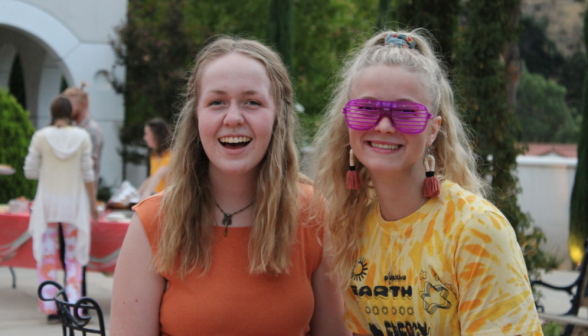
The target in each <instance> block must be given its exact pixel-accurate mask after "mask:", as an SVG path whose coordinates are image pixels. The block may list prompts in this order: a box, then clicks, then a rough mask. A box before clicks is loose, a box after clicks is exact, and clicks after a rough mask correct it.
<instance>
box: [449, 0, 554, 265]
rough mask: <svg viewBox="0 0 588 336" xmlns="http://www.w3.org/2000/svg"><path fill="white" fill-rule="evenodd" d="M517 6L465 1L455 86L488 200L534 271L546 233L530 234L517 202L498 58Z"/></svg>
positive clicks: (513, 136) (511, 116) (512, 131)
mask: <svg viewBox="0 0 588 336" xmlns="http://www.w3.org/2000/svg"><path fill="white" fill-rule="evenodd" d="M519 5H520V4H519V0H492V1H490V0H488V1H468V2H466V4H465V13H467V16H466V20H467V23H466V24H464V25H462V26H461V27H460V36H459V40H460V43H459V48H458V59H460V61H461V67H460V68H459V71H458V84H459V88H460V91H461V96H462V101H461V105H462V108H463V110H464V118H465V119H466V121H467V123H468V124H470V125H471V127H472V130H473V133H474V143H473V144H472V146H473V147H474V149H475V151H476V153H477V154H478V156H479V159H478V173H480V174H481V175H482V176H485V177H488V178H489V179H491V183H490V185H491V188H492V192H491V194H490V195H489V198H490V200H491V201H492V202H493V203H494V204H495V205H496V206H497V207H498V208H499V209H500V210H501V211H502V213H504V215H505V216H506V218H507V219H508V220H509V222H510V223H511V225H512V226H513V228H514V230H515V232H516V233H517V239H518V242H519V244H520V245H521V248H522V250H523V255H524V257H525V262H526V265H527V267H528V269H529V271H531V272H533V271H535V270H536V269H537V267H538V266H540V265H542V264H545V262H546V261H547V257H546V255H545V254H544V253H543V252H542V251H541V250H540V249H539V246H540V244H541V243H542V242H544V241H545V236H544V235H543V233H542V232H541V231H540V230H539V229H538V228H534V229H533V230H532V231H531V232H529V229H530V227H531V219H530V218H529V217H528V216H527V215H526V214H524V213H523V212H522V211H521V209H520V207H519V206H518V204H517V194H518V193H519V192H520V188H519V186H518V179H517V177H516V176H515V175H514V174H513V173H514V171H515V169H516V157H517V155H519V154H521V153H522V148H521V147H520V146H518V144H517V138H518V134H519V131H520V126H519V122H518V120H517V118H516V114H515V113H513V110H512V109H511V108H510V107H509V104H508V100H507V81H506V71H505V67H504V63H503V62H501V59H502V53H503V51H504V46H505V43H507V42H509V41H512V40H516V37H517V27H513V25H512V24H513V21H512V20H511V17H510V13H513V10H515V8H516V7H517V6H519ZM506 13H509V14H506Z"/></svg>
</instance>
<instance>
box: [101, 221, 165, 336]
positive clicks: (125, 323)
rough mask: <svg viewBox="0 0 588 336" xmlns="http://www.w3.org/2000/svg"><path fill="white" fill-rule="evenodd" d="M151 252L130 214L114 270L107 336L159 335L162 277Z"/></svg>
mask: <svg viewBox="0 0 588 336" xmlns="http://www.w3.org/2000/svg"><path fill="white" fill-rule="evenodd" d="M152 262H153V252H152V251H151V246H150V245H149V240H148V239H147V235H146V234H145V230H144V229H143V225H142V224H141V221H140V220H139V218H138V217H137V215H134V216H133V219H132V220H131V224H130V225H129V230H128V232H127V235H126V237H125V240H124V242H123V246H122V248H121V252H120V256H119V257H118V261H117V263H116V271H115V273H114V286H113V290H112V306H111V314H110V316H111V320H110V335H111V336H116V335H124V336H126V335H130V336H132V335H137V336H139V335H141V336H143V335H145V336H150V335H153V336H157V335H159V306H160V304H161V297H162V295H163V291H164V287H165V279H164V278H163V277H162V276H161V275H159V274H157V273H156V272H155V271H154V270H153V269H152V268H151V264H152Z"/></svg>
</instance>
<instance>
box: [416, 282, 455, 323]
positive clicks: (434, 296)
mask: <svg viewBox="0 0 588 336" xmlns="http://www.w3.org/2000/svg"><path fill="white" fill-rule="evenodd" d="M448 295H449V291H448V290H447V288H445V287H443V286H442V285H439V286H434V285H432V284H431V283H429V282H425V290H423V291H422V292H420V294H419V296H420V298H421V299H422V300H423V303H424V306H425V311H426V312H427V313H429V314H430V315H433V314H434V313H435V312H436V311H437V309H439V308H441V309H449V308H451V302H449V300H447V296H448Z"/></svg>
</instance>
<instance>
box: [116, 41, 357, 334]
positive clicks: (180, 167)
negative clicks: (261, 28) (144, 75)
mask: <svg viewBox="0 0 588 336" xmlns="http://www.w3.org/2000/svg"><path fill="white" fill-rule="evenodd" d="M293 106H294V101H293V94H292V84H291V82H290V79H289V76H288V73H287V71H286V68H285V67H284V65H283V63H282V62H281V60H280V58H279V56H278V55H277V54H276V53H275V52H273V51H272V50H270V49H269V48H268V47H266V46H264V45H262V44H261V43H259V42H255V41H250V40H245V39H231V38H220V39H217V40H216V41H214V42H212V43H211V44H209V45H208V46H207V47H205V48H204V49H203V50H202V51H201V52H200V53H199V55H198V56H197V58H196V60H195V65H194V68H193V69H192V72H191V77H190V79H189V81H188V88H187V94H186V102H185V105H184V107H183V109H182V111H181V112H180V117H179V120H178V124H177V127H176V130H175V136H174V141H173V151H174V153H176V154H175V155H174V157H173V158H172V160H171V164H170V176H171V178H170V181H169V182H168V187H167V188H166V190H165V192H164V193H163V194H161V193H160V194H157V195H155V196H153V197H151V198H148V199H146V200H145V201H143V202H141V203H140V204H138V205H137V206H136V207H135V208H134V209H135V211H136V215H135V216H134V217H133V219H132V221H131V224H130V226H129V230H128V233H127V236H126V238H125V241H124V243H123V247H122V249H121V254H120V256H119V258H118V262H117V267H116V272H115V278H114V288H113V298H112V313H111V316H112V320H111V335H113V336H115V335H159V334H163V335H293V336H294V335H296V336H300V335H308V334H310V333H312V335H346V334H349V331H348V330H347V329H346V328H345V326H344V324H343V303H342V296H341V294H340V292H339V291H338V290H337V284H336V283H333V280H332V279H331V278H330V277H329V276H328V275H327V273H328V267H327V261H326V259H325V258H323V247H322V246H324V245H325V244H322V243H321V240H322V230H320V228H319V227H320V226H319V225H318V223H313V222H311V221H310V220H309V218H310V217H309V216H308V204H309V202H308V200H309V199H310V198H311V197H312V193H313V191H312V187H311V186H310V185H308V183H305V182H303V179H302V178H301V177H300V176H299V173H298V160H297V152H296V146H295V143H294V134H295V131H294V126H295V125H296V120H295V118H296V114H295V112H294V107H293ZM313 218H316V217H315V216H313Z"/></svg>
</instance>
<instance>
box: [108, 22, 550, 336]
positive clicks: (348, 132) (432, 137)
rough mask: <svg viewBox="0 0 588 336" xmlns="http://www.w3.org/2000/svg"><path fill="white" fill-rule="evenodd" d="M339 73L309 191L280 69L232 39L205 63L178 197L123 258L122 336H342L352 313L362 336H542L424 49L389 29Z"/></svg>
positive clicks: (164, 198)
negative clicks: (324, 232)
mask: <svg viewBox="0 0 588 336" xmlns="http://www.w3.org/2000/svg"><path fill="white" fill-rule="evenodd" d="M341 77H342V78H341V82H340V85H339V86H338V88H337V90H336V92H335V95H334V99H333V101H332V102H331V104H330V106H329V110H328V113H327V115H326V117H325V122H324V123H323V126H322V128H321V130H320V132H319V136H318V138H317V142H316V148H317V150H318V159H317V160H316V162H317V163H318V162H320V168H319V169H318V174H317V180H316V183H315V188H316V190H317V191H318V192H317V193H316V194H315V195H314V196H313V195H312V194H313V192H312V189H311V187H310V186H308V185H306V184H304V183H301V182H299V177H298V165H297V162H296V154H295V148H294V142H293V133H292V128H293V123H294V117H295V116H294V112H293V109H292V91H291V85H290V82H289V80H288V76H287V74H286V72H285V69H284V67H283V65H282V64H281V62H280V61H279V58H278V57H277V56H276V55H275V54H274V53H273V52H271V51H269V50H268V49H267V48H265V47H263V46H261V45H259V44H258V43H256V42H250V41H243V40H239V41H233V40H227V39H221V40H217V41H216V42H214V43H212V44H211V45H209V46H208V47H207V48H206V49H205V50H204V51H203V52H202V53H201V54H200V55H199V57H198V58H197V62H196V65H195V69H194V71H193V74H192V77H191V78H190V82H189V88H188V95H187V103H186V105H185V106H184V109H183V110H182V113H181V117H180V120H179V123H178V130H177V134H176V141H175V144H174V152H175V153H185V155H177V157H174V159H173V160H172V164H171V171H172V174H173V175H172V182H171V185H170V186H169V187H168V189H167V191H166V193H165V194H164V195H157V196H155V197H152V198H150V199H148V200H146V201H145V202H143V203H141V204H139V205H138V206H137V207H136V208H135V210H136V211H137V216H135V218H134V219H133V221H132V223H131V226H130V228H129V234H128V235H127V238H126V241H125V244H124V245H123V251H122V252H121V256H120V258H119V262H118V265H117V274H116V278H115V288H114V298H113V311H112V331H113V334H119V333H120V334H131V332H138V334H142V335H145V334H157V333H159V331H160V328H161V331H162V332H163V333H164V334H182V333H194V332H198V333H201V334H203V335H210V334H219V335H220V334H223V335H224V334H247V335H249V334H267V335H274V334H281V335H284V334H287V335H289V334H292V335H301V334H306V333H308V332H310V333H312V334H313V335H319V334H328V335H343V334H346V333H349V330H347V329H345V328H342V327H341V326H342V325H343V321H342V319H343V318H344V319H345V322H346V325H347V327H348V328H349V329H350V330H351V331H352V332H353V333H356V334H373V335H396V334H398V335H402V334H407V335H418V334H421V335H458V334H464V335H521V334H522V335H541V328H540V325H539V321H538V318H537V313H536V311H535V307H534V302H533V298H532V295H531V291H530V288H529V283H528V279H527V276H526V274H527V272H526V268H525V265H524V261H523V258H522V254H521V251H520V248H519V247H518V244H517V242H516V237H515V234H514V232H513V230H512V228H511V227H510V225H509V223H508V222H507V220H506V219H505V218H504V216H503V215H502V214H501V213H500V211H498V210H497V209H496V208H495V207H493V206H492V205H491V204H490V203H488V202H487V201H485V200H484V199H483V198H482V197H480V196H478V194H480V193H481V192H482V191H483V186H484V183H483V181H482V180H481V179H480V178H479V177H478V176H477V175H476V173H475V169H474V156H473V153H472V151H471V149H470V148H469V145H468V138H467V136H466V133H465V131H464V129H463V126H462V124H461V121H460V120H459V118H458V115H457V113H456V111H455V108H454V103H453V93H452V90H451V86H450V84H449V82H448V80H447V77H446V74H445V73H444V72H443V70H442V67H441V66H440V64H439V62H438V60H437V58H436V57H435V55H434V53H433V51H432V49H431V47H430V45H429V43H428V42H427V40H426V39H425V38H424V37H422V36H421V34H419V32H418V31H413V32H410V33H404V34H398V33H395V32H383V33H380V34H378V35H376V36H375V37H373V38H372V39H371V40H369V41H368V42H367V43H366V44H365V45H364V47H363V48H362V49H361V50H360V51H358V52H357V53H356V54H354V55H353V56H352V57H351V58H350V60H349V62H348V63H347V64H346V66H345V67H344V70H343V72H342V76H341ZM350 149H352V150H353V153H354V154H352V153H350V151H349V150H350ZM350 156H353V158H351V159H353V160H352V161H355V162H356V164H355V166H354V167H353V168H354V170H352V171H351V172H348V171H347V169H348V168H349V165H348V162H349V161H350ZM429 156H430V157H429ZM356 159H357V160H356ZM425 159H426V161H427V162H428V163H429V167H428V169H425V166H424V164H423V162H424V161H425ZM433 160H434V161H435V162H436V163H437V164H436V165H434V163H433V162H432V161H433ZM433 173H434V174H435V175H436V177H437V178H438V179H439V180H440V181H441V184H440V186H439V185H436V184H435V183H434V182H435V180H434V179H433V177H432V176H431V175H432V174H433ZM354 174H357V178H356V179H357V181H353V176H354ZM347 175H349V176H350V177H351V182H353V183H346V182H347V181H346V179H347ZM357 182H359V183H357ZM346 185H347V186H349V187H351V188H352V190H349V189H347V188H346ZM424 186H425V188H423V187H424ZM310 198H313V199H314V201H315V203H314V204H315V206H316V205H318V206H317V207H315V208H314V209H318V211H317V212H314V213H309V211H310V210H309V206H308V204H309V199H310ZM325 200H326V203H327V205H328V211H327V213H326V214H323V211H322V210H321V206H322V204H323V202H324V201H325ZM233 216H234V217H233ZM309 218H310V221H309V220H308V219H309ZM313 219H314V220H313ZM319 222H324V223H325V225H326V228H327V229H328V230H327V231H328V235H327V237H330V242H328V244H319V242H318V241H317V237H319V238H322V232H321V231H320V229H318V228H317V226H316V225H313V224H319ZM162 223H165V225H162ZM231 223H232V225H230V224H231ZM223 224H224V225H225V227H223ZM227 227H228V229H227ZM327 245H328V246H329V247H330V251H331V254H329V255H330V256H332V260H330V262H329V266H327V264H326V258H324V257H323V251H322V247H321V246H327ZM152 265H153V267H152ZM330 268H332V269H333V270H334V273H336V275H338V277H339V278H340V279H341V280H342V281H343V288H344V289H345V290H344V297H345V314H344V317H343V312H342V309H341V304H340V294H339V291H338V289H337V288H335V287H336V286H337V284H336V282H333V281H332V280H331V278H329V277H328V276H327V275H326V273H325V272H327V271H329V269H330ZM139 279H140V281H139ZM166 282H167V283H166ZM124 328H130V329H131V330H124Z"/></svg>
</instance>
